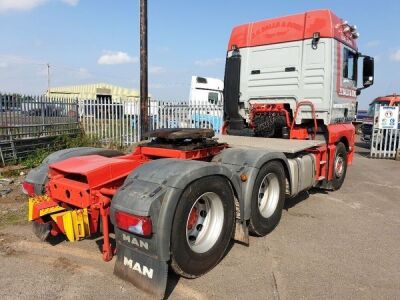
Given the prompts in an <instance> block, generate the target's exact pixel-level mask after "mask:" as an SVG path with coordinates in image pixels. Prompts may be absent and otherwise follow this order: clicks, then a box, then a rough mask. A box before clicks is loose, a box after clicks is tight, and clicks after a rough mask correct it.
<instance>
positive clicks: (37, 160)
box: [21, 134, 101, 169]
mask: <svg viewBox="0 0 400 300" xmlns="http://www.w3.org/2000/svg"><path fill="white" fill-rule="evenodd" d="M76 147H101V143H100V142H99V140H98V139H96V138H90V137H88V136H86V135H84V134H81V135H78V136H75V137H71V136H67V135H63V136H59V137H57V138H56V139H55V140H54V141H53V142H52V143H51V144H49V145H48V146H47V147H46V148H42V149H38V150H36V151H35V152H34V153H32V154H30V155H28V156H27V157H26V158H25V159H23V160H22V161H21V164H22V165H23V166H24V167H25V168H29V169H31V168H35V167H37V166H38V165H40V164H41V163H42V161H43V160H44V159H45V158H46V157H47V156H49V155H50V154H51V153H53V152H55V151H58V150H62V149H68V148H76Z"/></svg>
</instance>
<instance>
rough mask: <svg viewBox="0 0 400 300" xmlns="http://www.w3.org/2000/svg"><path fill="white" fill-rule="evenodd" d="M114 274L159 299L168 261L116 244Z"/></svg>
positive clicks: (162, 296)
mask: <svg viewBox="0 0 400 300" xmlns="http://www.w3.org/2000/svg"><path fill="white" fill-rule="evenodd" d="M114 274H115V275H116V276H118V277H119V278H121V279H123V280H126V281H129V282H131V283H132V284H133V285H135V286H136V287H138V288H140V289H141V290H144V291H146V292H148V293H150V294H152V295H154V296H156V297H158V298H160V299H163V298H164V296H165V290H166V287H167V279H168V263H167V262H165V261H159V260H157V259H154V258H152V257H150V256H148V255H145V254H143V253H140V252H139V251H136V250H134V249H131V248H128V247H124V246H122V245H118V251H117V261H116V262H115V267H114Z"/></svg>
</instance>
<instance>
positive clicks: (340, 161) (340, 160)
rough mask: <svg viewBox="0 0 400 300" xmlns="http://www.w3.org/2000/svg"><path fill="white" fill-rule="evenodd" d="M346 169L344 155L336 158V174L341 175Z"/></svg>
mask: <svg viewBox="0 0 400 300" xmlns="http://www.w3.org/2000/svg"><path fill="white" fill-rule="evenodd" d="M343 171H344V159H343V157H342V156H337V157H336V159H335V175H336V177H338V178H339V177H341V176H342V175H343Z"/></svg>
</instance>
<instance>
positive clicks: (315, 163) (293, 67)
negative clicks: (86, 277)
mask: <svg viewBox="0 0 400 300" xmlns="http://www.w3.org/2000/svg"><path fill="white" fill-rule="evenodd" d="M357 37H358V32H357V29H356V27H355V26H351V25H349V24H348V23H347V21H344V20H342V19H340V18H338V17H337V16H336V15H334V14H333V13H332V12H331V11H330V10H316V11H310V12H306V13H301V14H296V15H291V16H287V17H282V18H276V19H270V20H265V21H260V22H255V23H249V24H245V25H241V26H238V27H235V28H234V29H233V31H232V34H231V37H230V40H229V44H228V50H227V56H226V66H225V80H224V85H225V87H224V123H223V128H222V134H221V135H219V136H218V137H214V132H213V130H211V129H185V128H178V129H159V130H156V131H153V132H150V133H149V140H148V141H147V142H144V143H142V144H140V145H138V146H137V147H136V148H135V149H134V150H133V152H132V153H130V154H127V155H122V154H120V153H118V152H115V151H111V150H105V149H96V148H74V149H66V150H62V151H59V152H55V153H53V154H51V155H50V156H49V157H48V158H47V159H45V160H44V161H43V164H42V165H41V166H39V167H38V168H36V169H34V170H32V171H31V172H30V173H29V174H28V175H27V177H26V181H25V182H24V184H23V188H24V190H25V191H26V193H28V194H29V195H30V196H31V198H30V200H29V219H30V220H31V221H33V225H34V231H35V232H36V234H37V236H38V237H40V238H41V239H42V240H46V239H48V238H50V237H51V236H55V235H59V234H63V235H65V236H66V238H67V239H68V240H70V241H77V240H80V239H83V238H85V237H88V236H89V235H92V234H94V233H97V232H100V231H101V233H102V235H103V236H104V244H103V258H104V260H105V261H109V260H111V258H112V256H113V255H114V254H116V256H117V258H116V263H115V269H114V273H115V274H116V275H117V276H119V277H121V278H123V279H125V280H128V281H130V282H132V283H133V284H134V285H136V286H137V287H139V288H141V289H143V290H146V291H148V292H150V293H153V294H155V295H157V296H160V297H162V296H163V295H164V292H165V288H166V284H167V275H168V270H169V268H170V269H172V270H173V271H174V272H175V273H177V274H179V275H180V276H183V277H187V278H196V277H199V276H201V275H203V274H204V273H206V272H208V271H209V270H211V269H212V268H214V267H215V266H216V265H217V263H218V262H219V261H220V260H221V258H222V257H223V255H224V253H225V252H226V251H227V248H228V245H229V244H230V243H231V241H232V240H238V241H241V242H242V243H245V244H248V243H249V234H252V235H255V236H264V235H266V234H268V233H269V232H271V231H272V230H273V229H274V228H275V227H276V226H277V224H278V223H279V220H280V218H281V214H282V209H283V207H284V202H285V199H287V198H289V197H294V196H296V195H297V194H298V193H300V192H301V191H304V190H308V189H310V188H313V187H318V188H321V189H328V190H337V189H339V188H340V187H341V185H342V184H343V181H344V179H345V175H346V170H347V166H348V165H350V164H351V163H352V160H353V154H354V126H353V125H352V124H351V121H352V120H353V117H354V115H355V110H356V96H357V95H358V94H359V93H360V91H361V90H362V89H363V88H366V87H368V86H370V85H372V84H373V80H374V75H373V71H374V62H373V58H371V57H369V56H365V55H362V54H361V53H360V52H358V49H357V45H356V39H357ZM358 60H362V66H363V70H362V73H363V74H362V87H357V74H358V72H357V66H358ZM360 65H361V63H360ZM109 221H110V222H109ZM110 230H113V231H114V232H115V239H116V249H113V247H112V246H111V244H110V238H109V234H110Z"/></svg>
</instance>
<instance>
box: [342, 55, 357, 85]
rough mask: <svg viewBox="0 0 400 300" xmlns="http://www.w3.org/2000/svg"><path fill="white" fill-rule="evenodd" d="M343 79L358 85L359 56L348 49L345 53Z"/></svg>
mask: <svg viewBox="0 0 400 300" xmlns="http://www.w3.org/2000/svg"><path fill="white" fill-rule="evenodd" d="M343 79H347V80H351V81H354V83H355V84H356V83H357V56H356V54H355V53H354V52H352V51H350V50H349V49H347V48H344V51H343Z"/></svg>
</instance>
